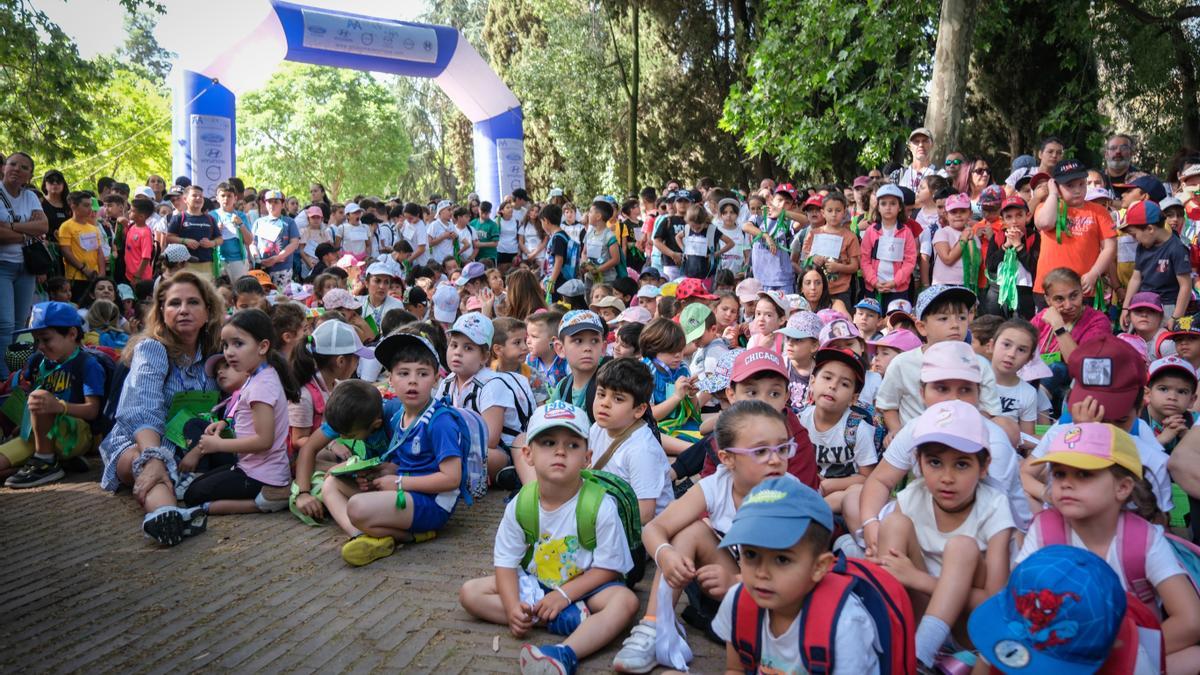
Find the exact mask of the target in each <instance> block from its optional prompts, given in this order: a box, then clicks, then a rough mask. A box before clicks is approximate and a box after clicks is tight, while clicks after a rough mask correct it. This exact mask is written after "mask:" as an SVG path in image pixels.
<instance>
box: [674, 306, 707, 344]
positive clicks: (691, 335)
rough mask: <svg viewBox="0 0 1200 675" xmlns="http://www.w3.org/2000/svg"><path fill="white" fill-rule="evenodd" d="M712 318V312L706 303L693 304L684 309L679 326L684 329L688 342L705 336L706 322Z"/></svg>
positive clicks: (680, 315)
mask: <svg viewBox="0 0 1200 675" xmlns="http://www.w3.org/2000/svg"><path fill="white" fill-rule="evenodd" d="M710 316H712V310H711V309H709V308H708V307H707V306H706V305H704V303H700V302H693V303H692V304H690V305H688V306H687V307H684V308H683V312H681V313H680V314H679V325H680V326H681V327H683V335H684V337H685V338H686V339H687V341H688V342H691V341H692V340H695V339H696V338H698V337H700V336H701V335H704V329H705V328H706V326H705V322H707V321H708V317H710Z"/></svg>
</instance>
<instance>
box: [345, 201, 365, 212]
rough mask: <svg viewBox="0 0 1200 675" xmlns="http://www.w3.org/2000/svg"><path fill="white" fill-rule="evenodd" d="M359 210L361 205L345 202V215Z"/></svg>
mask: <svg viewBox="0 0 1200 675" xmlns="http://www.w3.org/2000/svg"><path fill="white" fill-rule="evenodd" d="M359 211H362V207H361V206H359V205H358V204H356V203H354V202H350V203H349V204H346V213H347V215H348V214H351V213H358V212H359Z"/></svg>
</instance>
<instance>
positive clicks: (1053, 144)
mask: <svg viewBox="0 0 1200 675" xmlns="http://www.w3.org/2000/svg"><path fill="white" fill-rule="evenodd" d="M1065 150H1066V146H1064V145H1063V142H1062V140H1061V139H1059V138H1058V137H1057V136H1047V137H1045V138H1043V139H1042V142H1041V144H1040V145H1039V146H1038V151H1037V158H1038V168H1037V170H1038V173H1046V174H1050V175H1053V174H1054V166H1055V165H1056V164H1058V163H1059V162H1061V161H1062V158H1063V152H1064V151H1065Z"/></svg>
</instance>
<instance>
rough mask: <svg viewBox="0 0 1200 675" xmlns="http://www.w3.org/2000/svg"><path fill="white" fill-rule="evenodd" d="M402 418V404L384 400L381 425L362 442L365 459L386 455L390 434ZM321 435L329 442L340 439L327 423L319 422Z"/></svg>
mask: <svg viewBox="0 0 1200 675" xmlns="http://www.w3.org/2000/svg"><path fill="white" fill-rule="evenodd" d="M403 417H404V404H403V403H401V402H400V401H398V400H397V399H394V398H390V399H384V401H383V415H382V419H383V424H381V425H380V426H379V428H378V429H376V430H375V431H372V432H371V435H370V436H367V438H366V439H365V440H364V442H363V443H364V445H365V447H366V450H367V457H383V456H384V455H386V454H387V452H388V448H389V447H391V445H392V434H393V432H395V430H396V429H398V428H400V421H401V419H403ZM321 433H323V434H325V435H326V436H328V437H329V439H330V440H337V439H338V438H341V434H339V433H338V432H336V431H334V430H333V427H331V426H329V422H321Z"/></svg>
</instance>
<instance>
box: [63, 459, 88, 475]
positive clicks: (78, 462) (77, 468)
mask: <svg viewBox="0 0 1200 675" xmlns="http://www.w3.org/2000/svg"><path fill="white" fill-rule="evenodd" d="M62 468H63V471H66V472H67V473H87V472H88V469H91V468H92V467H91V466H90V465H89V464H88V462H87V460H86V459H84V458H83V457H82V456H80V455H75V456H74V457H68V458H66V459H64V460H63V461H62Z"/></svg>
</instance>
